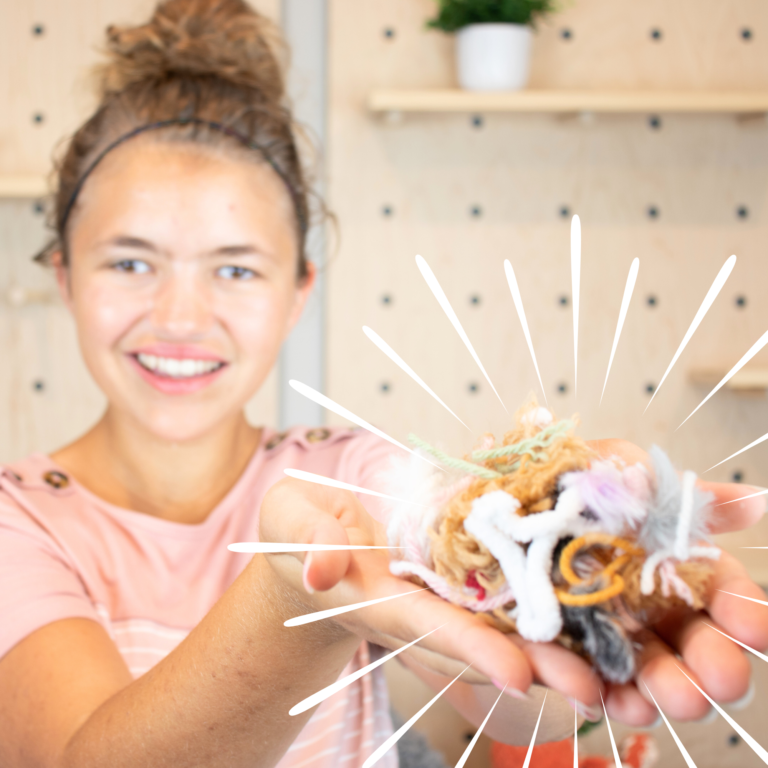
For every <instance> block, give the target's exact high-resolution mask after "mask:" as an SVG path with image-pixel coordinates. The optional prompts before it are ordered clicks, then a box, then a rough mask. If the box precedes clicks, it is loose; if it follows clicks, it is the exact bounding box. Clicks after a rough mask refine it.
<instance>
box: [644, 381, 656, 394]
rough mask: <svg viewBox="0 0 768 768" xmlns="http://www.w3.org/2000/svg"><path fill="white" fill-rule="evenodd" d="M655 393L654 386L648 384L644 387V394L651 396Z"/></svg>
mask: <svg viewBox="0 0 768 768" xmlns="http://www.w3.org/2000/svg"><path fill="white" fill-rule="evenodd" d="M655 391H656V385H655V384H652V383H651V382H649V383H648V384H646V385H645V393H646V394H647V395H652V394H653V393H654V392H655Z"/></svg>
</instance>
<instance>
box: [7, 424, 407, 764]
mask: <svg viewBox="0 0 768 768" xmlns="http://www.w3.org/2000/svg"><path fill="white" fill-rule="evenodd" d="M391 450H392V449H391V446H389V445H388V444H387V443H385V442H384V441H382V440H380V439H378V438H376V437H374V436H373V435H370V434H368V433H366V432H357V431H351V430H348V429H338V428H335V429H323V428H318V429H307V428H305V427H298V428H294V429H292V430H290V431H289V432H288V433H284V434H276V433H275V432H272V431H270V430H265V431H264V434H263V436H262V442H261V446H260V447H259V449H258V450H257V452H256V453H255V455H254V456H253V458H252V459H251V461H250V463H249V464H248V466H247V468H246V469H245V471H244V472H243V474H242V476H241V477H240V479H239V480H238V481H237V483H236V484H235V485H234V487H233V488H232V489H231V490H230V492H229V493H228V495H227V496H226V497H225V498H224V499H223V500H222V501H221V503H220V504H219V505H218V506H217V507H216V508H215V509H214V510H213V511H212V512H211V513H210V515H209V516H208V517H207V518H206V520H205V521H204V522H202V523H200V524H198V525H185V524H182V523H176V522H171V521H168V520H161V519H159V518H156V517H152V516H150V515H145V514H141V513H138V512H132V511H129V510H126V509H122V508H119V507H115V506H113V505H111V504H108V503H106V502H104V501H102V500H101V499H99V498H98V497H96V496H94V495H93V494H92V493H90V492H89V491H87V490H86V489H85V488H83V487H82V486H80V485H79V484H78V483H77V482H75V481H74V480H72V479H71V478H68V477H67V476H66V475H65V474H64V473H62V472H61V470H60V469H58V468H57V467H56V465H55V464H54V463H53V462H52V461H51V460H50V459H49V458H48V457H47V456H43V455H35V456H31V457H30V458H28V459H25V460H24V461H20V462H17V463H16V464H12V465H9V466H6V467H0V470H2V474H0V657H2V656H4V655H5V654H6V653H7V652H8V651H9V650H10V649H11V648H12V647H13V646H14V645H16V644H17V643H18V642H20V641H21V640H22V639H24V638H25V637H26V636H27V635H29V634H30V633H32V632H34V631H35V630H36V629H39V628H40V627H42V626H44V625H46V624H50V623H51V622H53V621H56V620H58V619H65V618H73V617H85V618H89V619H93V620H94V621H97V622H99V623H100V624H101V625H102V626H104V628H105V629H106V631H107V632H108V633H109V636H110V637H111V638H112V639H113V640H114V642H115V644H116V645H117V647H118V649H119V651H120V653H121V654H122V656H123V658H124V659H125V662H126V664H127V665H128V668H129V669H130V671H131V674H133V676H134V677H138V676H139V675H142V674H143V673H144V672H146V671H147V670H148V669H150V668H151V667H153V666H154V665H155V664H157V662H158V661H160V660H161V659H162V658H163V657H164V656H165V655H166V654H168V653H169V652H170V651H172V650H173V649H174V648H175V647H176V646H177V645H178V644H179V643H180V642H181V641H182V640H183V639H184V638H185V637H186V635H187V634H188V633H189V632H190V630H191V629H192V628H193V627H195V626H196V625H197V624H198V623H199V622H200V621H201V620H202V618H203V616H205V614H206V613H208V611H209V610H210V609H211V608H212V607H213V605H214V603H215V602H216V601H217V600H218V599H219V598H220V597H221V595H222V594H223V593H224V591H225V590H226V589H227V588H228V587H229V586H230V585H231V584H232V582H233V581H234V580H235V579H236V578H237V576H238V575H239V574H240V573H241V571H242V570H243V568H245V566H246V565H247V563H248V562H249V560H250V558H251V557H252V556H251V555H244V554H234V553H232V552H230V551H229V550H227V545H228V544H231V543H233V542H237V541H257V540H258V529H259V508H260V506H261V501H262V499H263V497H264V494H265V493H266V492H267V490H269V488H270V487H271V486H272V485H273V484H274V483H276V482H277V481H278V480H280V479H281V478H283V477H284V476H285V475H284V473H283V470H284V469H286V468H288V467H290V468H294V469H303V470H307V471H310V472H314V473H316V474H319V475H326V476H328V477H334V478H336V479H339V480H343V481H345V482H347V483H351V484H353V485H357V486H360V487H363V488H366V487H367V488H371V487H372V488H373V490H376V479H375V475H376V473H377V472H379V471H381V469H382V468H383V467H384V466H385V465H386V463H387V462H388V458H389V456H390V454H391ZM362 500H363V501H364V503H365V504H366V507H367V508H368V509H369V511H370V512H371V514H373V515H375V516H377V517H380V516H381V514H382V513H381V508H380V507H379V506H378V505H377V504H376V503H375V501H374V500H372V497H370V496H365V497H363V499H362ZM370 661H371V649H370V647H369V645H368V643H366V642H363V643H362V644H361V645H360V648H359V649H358V651H357V653H356V654H355V656H354V658H353V659H352V661H351V662H350V663H349V664H348V665H347V667H346V669H345V670H344V671H343V672H342V676H344V675H347V674H350V673H351V672H353V671H355V670H357V669H360V668H361V667H363V666H365V665H366V664H368V663H370ZM392 731H393V728H392V722H391V720H390V716H389V702H388V696H387V689H386V684H385V681H384V677H383V673H382V668H381V667H379V668H378V669H376V670H375V671H374V672H373V673H371V674H368V675H365V676H364V677H362V678H361V679H360V680H358V681H356V682H355V683H353V684H352V685H350V686H348V687H346V688H344V689H343V690H342V691H340V692H339V693H337V694H335V695H334V696H331V697H330V698H328V699H326V700H325V701H324V702H323V703H322V704H321V705H320V706H319V707H318V708H317V710H316V711H315V713H314V714H313V715H312V717H311V718H310V720H309V721H308V722H307V724H306V725H305V727H304V728H303V729H302V731H301V732H300V734H299V735H298V737H297V738H296V740H295V741H294V743H293V744H292V745H291V747H290V748H289V750H288V752H287V753H286V754H285V755H284V756H283V758H282V760H281V761H280V762H279V764H278V765H279V766H280V768H300V766H313V767H314V766H317V767H318V768H319V767H320V766H348V767H349V768H358V766H361V765H362V763H363V761H364V760H365V759H366V757H367V756H368V755H370V753H371V752H372V751H373V750H374V749H375V748H376V747H377V746H378V745H379V744H381V743H382V742H383V741H384V739H386V738H387V736H389V735H390V734H391V733H392ZM379 765H380V766H382V768H396V766H397V754H396V750H394V749H392V750H390V751H389V753H388V754H387V755H386V756H385V757H384V758H382V760H381V761H380V762H379Z"/></svg>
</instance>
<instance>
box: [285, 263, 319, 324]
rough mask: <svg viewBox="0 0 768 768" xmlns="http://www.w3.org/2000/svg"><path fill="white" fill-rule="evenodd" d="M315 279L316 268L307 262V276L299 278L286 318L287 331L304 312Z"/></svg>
mask: <svg viewBox="0 0 768 768" xmlns="http://www.w3.org/2000/svg"><path fill="white" fill-rule="evenodd" d="M316 279H317V267H315V265H314V264H313V263H312V262H311V261H308V262H307V274H306V276H305V277H303V278H301V280H300V281H299V283H298V285H297V286H296V297H295V299H294V302H293V308H292V309H291V314H290V317H289V318H288V330H289V331H290V330H292V329H293V326H294V325H296V323H298V322H299V318H300V317H301V313H302V312H303V311H304V306H305V305H306V303H307V299H309V295H310V294H311V293H312V289H313V288H314V286H315V280H316Z"/></svg>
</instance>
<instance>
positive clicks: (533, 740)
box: [523, 691, 549, 768]
mask: <svg viewBox="0 0 768 768" xmlns="http://www.w3.org/2000/svg"><path fill="white" fill-rule="evenodd" d="M548 693H549V691H544V700H543V701H542V702H541V709H540V710H539V719H538V720H537V721H536V727H535V728H534V729H533V736H531V743H530V744H529V745H528V752H526V754H525V762H524V763H523V768H528V766H529V765H530V764H531V755H532V754H533V747H534V745H535V744H536V734H537V733H538V732H539V723H540V722H541V716H542V715H543V714H544V705H545V704H546V703H547V694H548Z"/></svg>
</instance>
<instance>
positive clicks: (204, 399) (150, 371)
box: [58, 139, 313, 442]
mask: <svg viewBox="0 0 768 768" xmlns="http://www.w3.org/2000/svg"><path fill="white" fill-rule="evenodd" d="M69 245H70V265H69V267H68V268H63V267H59V269H58V279H59V285H60V288H61V290H62V294H63V295H64V298H65V301H66V302H67V303H68V305H69V307H70V309H71V310H72V313H73V315H74V317H75V321H76V324H77V329H78V336H79V340H80V347H81V349H82V353H83V356H84V358H85V361H86V364H87V365H88V368H89V369H90V371H91V373H92V374H93V376H94V378H95V379H96V382H97V383H98V385H99V386H100V387H101V389H102V390H103V391H104V393H105V394H106V396H107V398H108V400H109V403H110V409H111V413H112V414H113V415H114V416H117V415H120V416H123V417H128V418H129V419H131V420H132V421H133V422H134V423H137V424H138V425H139V426H141V427H143V428H144V429H146V430H149V431H150V432H151V433H152V434H154V435H155V436H156V437H158V438H160V439H164V440H168V441H171V442H177V441H183V440H190V439H194V438H196V437H199V436H202V435H204V434H205V433H206V432H208V431H209V430H211V429H212V428H214V427H216V426H217V425H220V424H221V423H222V422H224V421H227V420H228V419H231V418H233V417H237V415H238V414H239V413H241V412H242V408H243V406H244V405H245V403H246V402H247V401H248V400H249V399H250V397H251V396H252V395H253V394H254V393H255V392H256V390H257V389H258V388H259V387H260V386H261V384H262V383H263V382H264V379H265V378H266V376H267V374H268V373H269V371H270V369H271V368H272V366H273V365H274V363H275V361H276V359H277V355H278V351H279V349H280V345H281V344H282V342H283V340H284V338H285V337H286V335H287V334H288V331H289V330H290V329H291V327H292V326H293V325H294V323H295V322H296V321H297V320H298V318H299V315H300V314H301V310H302V307H303V305H304V302H305V301H306V298H307V296H308V295H309V291H310V290H311V285H312V282H313V280H312V277H313V275H310V277H309V279H307V280H304V281H301V282H298V281H297V269H298V252H297V249H298V245H297V236H296V232H295V224H294V221H293V211H292V202H291V198H290V195H289V193H288V190H287V189H286V188H285V185H284V183H283V182H282V180H281V179H280V178H279V177H278V176H277V175H276V174H275V172H274V171H273V170H272V169H271V168H270V167H269V166H267V165H266V164H258V163H249V162H243V161H240V162H238V161H236V160H234V159H230V158H227V157H226V156H225V155H222V154H218V153H215V152H213V151H209V150H207V149H205V148H200V147H195V146H194V145H183V144H181V145H176V144H172V143H165V142H163V143H160V142H152V141H147V140H141V139H137V140H136V141H134V142H129V143H128V144H126V145H124V146H122V147H120V148H118V149H116V150H115V151H114V152H113V153H111V154H110V155H108V156H107V157H106V158H105V159H104V160H103V161H102V163H101V164H100V165H99V166H98V168H97V169H96V170H95V171H94V173H93V175H92V176H91V177H90V178H89V179H88V181H87V182H86V184H85V186H84V188H83V190H82V192H81V195H80V198H79V200H78V208H77V213H76V216H75V218H74V219H73V221H72V225H71V227H70V238H69Z"/></svg>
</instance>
